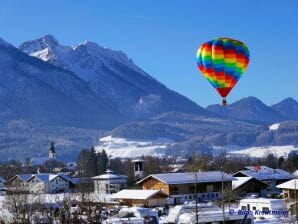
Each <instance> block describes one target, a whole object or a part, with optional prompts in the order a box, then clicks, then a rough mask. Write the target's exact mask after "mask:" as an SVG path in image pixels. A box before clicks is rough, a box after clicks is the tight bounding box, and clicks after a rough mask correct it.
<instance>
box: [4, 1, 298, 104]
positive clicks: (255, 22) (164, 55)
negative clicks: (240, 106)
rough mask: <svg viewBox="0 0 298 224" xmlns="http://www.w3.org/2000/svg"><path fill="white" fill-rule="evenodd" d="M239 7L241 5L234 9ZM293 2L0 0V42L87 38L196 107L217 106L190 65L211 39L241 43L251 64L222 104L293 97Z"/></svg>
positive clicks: (296, 81) (296, 83) (297, 57)
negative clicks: (125, 56) (125, 57)
mask: <svg viewBox="0 0 298 224" xmlns="http://www.w3.org/2000/svg"><path fill="white" fill-rule="evenodd" d="M240 2H241V3H240ZM297 12H298V1H296V0H279V1H277V0H262V1H260V0H250V1H239V0H225V1H219V0H218V1H211V0H210V1H209V0H208V1H207V0H205V1H200V0H189V1H175V0H171V1H169V0H163V1H158V0H155V1H140V0H135V1H129V0H127V1H120V0H119V1H115V0H106V1H100V0H94V1H91V0H90V1H83V0H82V1H79V0H77V1H70V0H64V1H61V0H50V1H39V0H27V1H15V0H7V1H4V0H0V27H1V29H0V36H1V37H2V38H3V39H5V40H6V41H8V42H10V43H13V44H14V45H16V46H18V45H19V44H20V43H22V42H23V41H25V40H29V39H35V38H38V37H40V36H43V35H45V34H53V35H54V36H55V37H56V38H57V39H58V40H59V41H60V42H61V43H62V44H66V45H73V44H76V43H78V42H82V41H83V40H92V41H95V42H97V43H99V44H100V45H102V46H106V47H109V48H111V49H115V50H122V51H124V52H125V53H127V54H128V56H129V57H130V58H132V59H133V61H134V62H135V63H136V64H137V65H139V66H140V67H141V68H143V69H144V70H145V71H147V72H148V73H149V74H150V75H152V76H153V77H155V78H156V79H158V80H159V81H161V82H162V83H164V84H165V85H167V86H168V87H169V88H171V89H173V90H175V91H177V92H179V93H181V94H183V95H185V96H187V97H189V98H190V99H192V100H193V101H195V102H197V103H198V104H200V105H202V106H206V105H209V104H214V103H220V97H219V96H218V94H217V93H216V91H215V90H214V89H213V88H212V87H211V85H210V84H209V83H208V82H207V81H206V80H205V79H204V78H203V76H202V75H201V73H200V72H199V71H198V69H197V67H196V63H195V54H196V51H197V48H198V47H199V46H200V45H201V44H202V43H203V42H205V41H208V40H211V39H213V38H216V37H231V38H234V39H238V40H241V41H243V42H244V43H245V44H246V45H247V46H248V48H249V50H250V55H251V60H250V64H249V66H248V69H247V71H246V73H245V74H244V76H243V77H242V78H241V79H240V81H239V82H238V84H237V86H236V87H235V88H234V89H233V91H232V92H231V93H230V95H229V97H228V101H229V102H233V101H235V100H237V99H240V98H242V97H246V96H256V97H258V98H260V99H261V100H263V101H264V102H265V103H267V104H269V105H271V104H273V103H276V102H278V101H279V100H281V99H283V98H285V97H288V96H291V97H293V98H295V99H296V100H297V99H298V91H297V89H298V71H297V66H298V44H297V40H298V13H297Z"/></svg>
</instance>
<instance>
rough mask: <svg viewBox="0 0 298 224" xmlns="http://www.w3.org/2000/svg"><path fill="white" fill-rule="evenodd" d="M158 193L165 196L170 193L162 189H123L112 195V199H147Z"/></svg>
mask: <svg viewBox="0 0 298 224" xmlns="http://www.w3.org/2000/svg"><path fill="white" fill-rule="evenodd" d="M156 194H162V195H163V196H164V197H167V196H168V195H167V194H166V193H164V192H163V191H160V190H122V191H119V192H117V193H116V194H113V195H111V197H110V198H111V199H136V200H147V199H149V198H151V197H153V196H154V195H156Z"/></svg>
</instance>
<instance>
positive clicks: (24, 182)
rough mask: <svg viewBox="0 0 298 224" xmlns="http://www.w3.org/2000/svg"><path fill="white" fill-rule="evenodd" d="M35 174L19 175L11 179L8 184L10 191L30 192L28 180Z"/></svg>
mask: <svg viewBox="0 0 298 224" xmlns="http://www.w3.org/2000/svg"><path fill="white" fill-rule="evenodd" d="M32 175H33V174H18V175H15V176H14V177H12V178H11V179H9V180H8V181H7V183H6V187H7V190H8V191H22V192H29V183H28V180H29V179H30V178H31V177H32Z"/></svg>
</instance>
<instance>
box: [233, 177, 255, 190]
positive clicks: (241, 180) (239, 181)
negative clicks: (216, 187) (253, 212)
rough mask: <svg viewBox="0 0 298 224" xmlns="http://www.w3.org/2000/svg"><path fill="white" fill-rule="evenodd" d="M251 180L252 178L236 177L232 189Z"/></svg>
mask: <svg viewBox="0 0 298 224" xmlns="http://www.w3.org/2000/svg"><path fill="white" fill-rule="evenodd" d="M251 179H253V177H236V180H233V181H232V189H236V188H238V187H240V186H242V185H243V184H245V183H246V182H248V181H249V180H251Z"/></svg>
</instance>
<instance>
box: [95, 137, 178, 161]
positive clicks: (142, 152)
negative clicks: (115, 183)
mask: <svg viewBox="0 0 298 224" xmlns="http://www.w3.org/2000/svg"><path fill="white" fill-rule="evenodd" d="M173 143H175V142H174V141H173V140H170V139H165V138H158V139H152V140H151V139H150V140H144V139H142V140H140V139H125V138H113V137H112V136H106V137H104V138H101V139H100V140H99V145H98V146H96V147H95V150H96V151H101V150H103V149H104V150H105V151H106V152H107V154H108V155H109V156H111V157H114V158H115V157H119V158H135V157H141V156H147V155H151V156H163V155H164V154H165V150H166V147H167V146H168V145H170V144H173Z"/></svg>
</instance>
